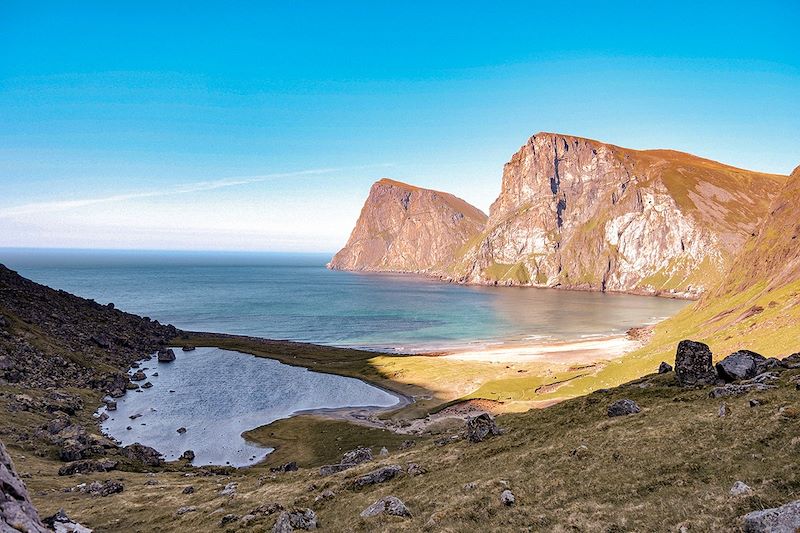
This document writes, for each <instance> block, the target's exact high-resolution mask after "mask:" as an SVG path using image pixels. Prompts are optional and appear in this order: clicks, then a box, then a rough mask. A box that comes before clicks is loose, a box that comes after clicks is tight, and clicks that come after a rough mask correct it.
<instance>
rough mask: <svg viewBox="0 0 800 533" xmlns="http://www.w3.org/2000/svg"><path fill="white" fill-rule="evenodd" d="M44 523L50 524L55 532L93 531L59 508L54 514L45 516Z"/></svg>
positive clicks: (76, 532) (87, 532)
mask: <svg viewBox="0 0 800 533" xmlns="http://www.w3.org/2000/svg"><path fill="white" fill-rule="evenodd" d="M44 523H45V524H47V525H48V526H50V528H52V530H53V531H55V533H92V530H91V529H89V528H88V527H84V526H82V525H80V524H79V523H77V522H75V521H74V520H72V519H71V518H70V517H69V516H67V513H65V512H64V509H59V510H58V512H57V513H56V514H54V515H53V516H49V517H47V518H45V519H44ZM34 531H35V530H34Z"/></svg>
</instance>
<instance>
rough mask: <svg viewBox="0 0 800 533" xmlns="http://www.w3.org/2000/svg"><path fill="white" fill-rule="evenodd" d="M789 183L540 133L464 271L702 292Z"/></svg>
mask: <svg viewBox="0 0 800 533" xmlns="http://www.w3.org/2000/svg"><path fill="white" fill-rule="evenodd" d="M784 181H785V177H783V176H774V175H768V174H760V173H756V172H750V171H745V170H741V169H736V168H733V167H729V166H726V165H722V164H720V163H716V162H714V161H709V160H706V159H702V158H699V157H695V156H692V155H689V154H685V153H680V152H674V151H670V150H646V151H639V150H630V149H626V148H621V147H618V146H613V145H610V144H606V143H601V142H597V141H593V140H589V139H583V138H579V137H572V136H567V135H558V134H552V133H538V134H536V135H534V136H533V137H531V138H530V139H529V140H528V142H527V143H526V144H525V145H524V146H523V147H522V148H521V149H520V150H519V151H518V152H517V153H516V154H514V156H513V157H512V158H511V161H509V162H508V163H507V164H506V166H505V168H504V170H503V184H502V189H501V192H500V196H499V197H498V198H497V200H496V201H495V202H494V204H492V207H491V210H490V216H489V222H488V225H487V228H486V230H485V231H484V233H483V239H482V240H481V241H480V242H479V243H477V244H476V245H475V246H474V247H473V248H472V249H471V250H470V251H469V252H467V253H466V254H465V257H464V264H465V270H464V272H463V278H462V279H464V280H466V281H469V282H484V283H485V282H495V281H496V282H499V283H503V284H509V285H537V286H547V287H565V288H576V289H589V290H606V291H626V292H640V293H649V294H660V293H667V294H671V295H675V296H686V297H694V296H698V295H699V294H701V293H702V292H703V291H704V290H705V289H707V288H708V287H709V286H710V284H711V283H713V282H715V281H717V280H718V279H719V277H720V276H721V274H722V273H723V272H724V271H725V269H726V268H727V267H728V265H729V262H730V259H731V257H732V256H733V255H734V254H735V253H736V252H738V250H739V249H740V248H741V246H742V244H743V243H744V241H745V239H746V238H747V237H748V235H749V234H750V233H751V232H752V231H753V229H755V228H756V227H757V225H758V223H759V222H760V221H761V220H762V219H763V218H764V216H765V215H766V214H767V210H768V206H769V201H770V199H771V198H773V197H774V196H775V194H776V193H777V190H778V189H779V188H780V186H781V185H782V184H783V182H784Z"/></svg>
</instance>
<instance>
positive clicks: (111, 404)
mask: <svg viewBox="0 0 800 533" xmlns="http://www.w3.org/2000/svg"><path fill="white" fill-rule="evenodd" d="M105 404H106V410H107V411H116V410H117V402H115V401H114V400H108V401H106V402H105Z"/></svg>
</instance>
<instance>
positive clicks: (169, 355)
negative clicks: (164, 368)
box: [158, 348, 175, 363]
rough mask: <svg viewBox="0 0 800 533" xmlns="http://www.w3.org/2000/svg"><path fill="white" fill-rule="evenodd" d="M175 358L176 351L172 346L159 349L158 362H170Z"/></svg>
mask: <svg viewBox="0 0 800 533" xmlns="http://www.w3.org/2000/svg"><path fill="white" fill-rule="evenodd" d="M174 360H175V352H174V351H173V350H172V348H166V349H163V350H159V351H158V362H159V363H169V362H171V361H174Z"/></svg>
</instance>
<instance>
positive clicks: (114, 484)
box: [81, 480, 125, 497]
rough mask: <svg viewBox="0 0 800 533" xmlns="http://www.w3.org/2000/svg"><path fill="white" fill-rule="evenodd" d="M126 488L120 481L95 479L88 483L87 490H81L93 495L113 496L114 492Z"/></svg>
mask: <svg viewBox="0 0 800 533" xmlns="http://www.w3.org/2000/svg"><path fill="white" fill-rule="evenodd" d="M123 490H125V487H124V486H123V485H122V483H120V482H119V481H114V480H108V481H103V482H100V481H93V482H92V483H89V484H88V485H86V487H85V490H82V491H81V492H86V493H87V494H91V495H92V496H103V497H105V496H111V495H112V494H118V493H120V492H122V491H123Z"/></svg>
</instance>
